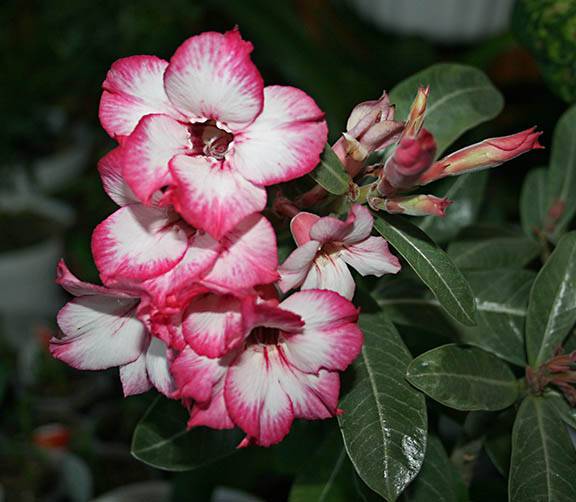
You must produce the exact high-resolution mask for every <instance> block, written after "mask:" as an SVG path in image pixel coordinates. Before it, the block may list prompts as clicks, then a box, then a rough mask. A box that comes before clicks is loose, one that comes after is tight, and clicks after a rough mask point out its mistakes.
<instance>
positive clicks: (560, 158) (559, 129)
mask: <svg viewBox="0 0 576 502" xmlns="http://www.w3.org/2000/svg"><path fill="white" fill-rule="evenodd" d="M548 180H549V184H548V187H549V196H548V207H549V208H554V207H555V206H557V205H558V204H560V205H561V207H562V208H563V211H562V215H561V216H560V218H559V219H558V220H557V221H556V222H555V225H554V231H553V232H552V236H553V238H554V239H557V238H558V237H560V236H561V235H562V233H563V232H564V231H565V230H566V228H567V227H568V225H569V223H570V221H571V220H572V218H574V213H575V212H576V106H573V107H572V108H570V109H569V110H568V111H567V112H566V113H565V114H564V115H562V117H561V118H560V121H559V122H558V124H557V125H556V129H554V139H553V141H552V154H551V159H550V170H549V171H548Z"/></svg>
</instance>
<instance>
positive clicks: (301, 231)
mask: <svg viewBox="0 0 576 502" xmlns="http://www.w3.org/2000/svg"><path fill="white" fill-rule="evenodd" d="M319 219H320V216H318V215H316V214H312V213H306V212H304V211H303V212H301V213H298V214H297V215H296V216H294V218H292V220H291V221H290V231H291V232H292V236H293V237H294V242H296V244H298V246H303V245H304V244H306V243H307V242H308V241H309V240H310V229H311V228H312V226H313V225H314V224H315V223H317V222H318V220H319Z"/></svg>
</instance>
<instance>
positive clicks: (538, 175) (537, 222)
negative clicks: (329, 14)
mask: <svg viewBox="0 0 576 502" xmlns="http://www.w3.org/2000/svg"><path fill="white" fill-rule="evenodd" d="M547 213H548V168H546V167H539V168H537V169H532V170H531V171H530V172H529V173H528V175H527V176H526V179H525V180H524V184H523V185H522V194H521V195H520V219H521V221H522V229H523V230H524V233H525V234H526V235H527V236H528V237H530V238H531V239H536V240H539V238H540V235H541V234H542V232H543V231H544V226H545V221H546V215H547Z"/></svg>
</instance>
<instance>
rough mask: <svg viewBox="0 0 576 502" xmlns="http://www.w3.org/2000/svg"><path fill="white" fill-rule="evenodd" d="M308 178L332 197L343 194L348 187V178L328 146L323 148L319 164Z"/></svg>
mask: <svg viewBox="0 0 576 502" xmlns="http://www.w3.org/2000/svg"><path fill="white" fill-rule="evenodd" d="M310 176H311V177H312V178H313V179H314V181H315V182H316V183H318V184H319V185H320V186H321V187H322V188H324V189H325V190H327V191H328V192H330V193H332V194H334V195H343V194H345V193H346V192H347V191H348V187H349V185H350V177H349V176H348V173H347V172H346V170H345V169H344V166H343V165H342V162H340V159H339V158H338V156H337V155H336V154H335V153H334V151H333V150H332V148H330V145H326V146H325V147H324V151H323V152H322V156H321V157H320V164H318V166H317V167H316V169H314V171H312V172H311V173H310Z"/></svg>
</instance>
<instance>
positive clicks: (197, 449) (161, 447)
mask: <svg viewBox="0 0 576 502" xmlns="http://www.w3.org/2000/svg"><path fill="white" fill-rule="evenodd" d="M187 420H188V417H187V412H186V410H185V408H184V407H183V406H182V405H181V404H180V403H179V402H177V401H172V400H169V399H166V398H164V397H159V398H158V399H156V401H154V403H153V404H152V405H151V406H150V408H148V410H147V411H146V413H145V414H144V416H143V417H142V419H141V420H140V422H138V425H137V426H136V429H135V430H134V435H133V436H132V449H131V452H132V455H133V456H134V457H136V458H137V459H138V460H140V461H142V462H144V463H145V464H148V465H151V466H153V467H156V468H158V469H164V470H167V471H186V470H190V469H195V468H197V467H200V466H203V465H206V464H208V463H210V462H213V461H214V460H217V459H219V458H222V457H225V456H227V455H230V454H232V453H234V452H235V451H236V447H237V446H238V444H239V443H240V441H241V440H242V437H243V436H244V434H243V433H241V431H239V430H237V429H234V430H223V431H218V430H212V429H207V428H205V427H197V428H194V429H191V430H189V431H188V430H186V422H187Z"/></svg>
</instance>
